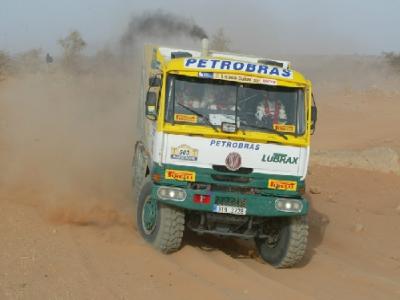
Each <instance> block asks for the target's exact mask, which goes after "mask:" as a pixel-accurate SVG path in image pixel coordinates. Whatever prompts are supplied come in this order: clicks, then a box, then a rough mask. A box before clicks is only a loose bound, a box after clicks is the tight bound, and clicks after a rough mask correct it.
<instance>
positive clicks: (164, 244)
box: [137, 180, 185, 253]
mask: <svg viewBox="0 0 400 300" xmlns="http://www.w3.org/2000/svg"><path fill="white" fill-rule="evenodd" d="M152 185H153V183H152V182H151V181H150V180H145V183H144V185H143V187H142V189H141V190H140V193H139V199H138V200H139V201H138V209H137V227H138V229H139V232H140V234H141V235H142V237H143V238H144V239H145V240H146V241H147V242H149V243H150V244H152V245H153V246H154V247H155V248H156V249H158V250H160V251H161V252H163V253H170V252H174V251H176V250H178V249H179V247H180V246H181V243H182V237H183V231H184V225H185V214H184V212H183V211H182V210H180V209H178V208H175V207H170V206H166V205H164V204H162V203H159V202H158V201H156V200H155V199H152V198H151V188H152Z"/></svg>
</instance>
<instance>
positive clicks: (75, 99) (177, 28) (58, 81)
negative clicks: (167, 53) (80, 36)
mask: <svg viewBox="0 0 400 300" xmlns="http://www.w3.org/2000/svg"><path fill="white" fill-rule="evenodd" d="M166 35H168V36H169V38H165V36H166ZM120 36H121V38H120V44H119V45H115V47H111V49H114V50H110V49H104V50H101V51H99V52H98V54H97V55H96V56H94V57H86V56H80V57H79V62H80V63H79V66H74V67H75V70H73V69H72V70H71V68H68V66H65V65H63V64H62V63H58V64H57V62H56V63H55V64H54V65H47V66H44V65H43V66H41V67H40V68H36V71H35V72H22V71H21V72H19V73H18V74H13V76H9V78H7V80H5V81H2V82H0V99H1V102H0V105H1V119H2V124H1V129H0V130H1V136H2V140H1V150H0V151H1V159H0V164H1V169H2V172H1V174H0V185H1V187H2V194H3V199H9V200H10V201H19V202H23V204H26V205H30V206H34V207H37V208H38V209H39V211H40V213H41V214H42V215H43V216H44V217H45V218H46V219H48V220H49V221H50V222H52V223H54V224H73V225H81V226H87V225H92V226H111V225H121V226H126V225H128V226H130V225H132V224H131V223H132V221H130V220H133V218H132V214H133V206H132V191H131V160H132V156H133V149H134V143H135V124H136V108H137V105H138V96H139V94H140V93H139V90H138V89H140V77H139V76H137V74H139V72H138V70H139V68H138V66H139V64H140V63H141V57H142V56H141V53H142V52H141V48H143V47H142V46H143V43H144V42H145V41H147V40H149V39H158V40H159V39H162V40H163V41H168V40H171V39H172V38H178V37H179V38H181V39H182V40H183V41H193V40H199V39H201V38H203V37H206V36H207V34H206V33H205V31H204V29H203V28H201V27H200V26H198V25H197V24H195V23H193V22H192V21H189V20H186V19H184V18H182V17H178V16H175V15H173V14H170V13H166V12H162V11H153V12H147V13H144V14H141V15H137V16H134V17H132V19H131V20H130V22H129V24H128V26H127V29H126V31H125V33H123V34H121V35H120ZM139 44H140V45H139ZM127 49H128V50H127ZM59 61H60V60H59Z"/></svg>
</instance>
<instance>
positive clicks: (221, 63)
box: [184, 57, 293, 79]
mask: <svg viewBox="0 0 400 300" xmlns="http://www.w3.org/2000/svg"><path fill="white" fill-rule="evenodd" d="M184 66H185V67H186V68H190V69H205V70H207V69H208V70H222V71H223V70H226V71H242V72H247V73H253V74H261V75H268V76H273V77H281V78H285V79H287V78H293V72H292V70H289V69H283V68H278V67H274V66H267V65H262V64H253V63H244V62H240V61H234V60H221V59H204V58H193V57H192V58H186V59H185V61H184ZM215 75H216V74H214V77H215Z"/></svg>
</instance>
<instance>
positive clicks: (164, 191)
mask: <svg viewBox="0 0 400 300" xmlns="http://www.w3.org/2000/svg"><path fill="white" fill-rule="evenodd" d="M157 196H158V198H160V199H162V200H173V201H183V200H185V199H186V191H185V190H183V189H180V188H174V187H167V186H161V187H159V188H158V190H157Z"/></svg>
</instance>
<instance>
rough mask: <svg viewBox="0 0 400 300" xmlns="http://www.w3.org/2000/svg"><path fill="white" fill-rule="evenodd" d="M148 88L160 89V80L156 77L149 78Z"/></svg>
mask: <svg viewBox="0 0 400 300" xmlns="http://www.w3.org/2000/svg"><path fill="white" fill-rule="evenodd" d="M149 86H150V87H160V86H161V78H160V77H158V76H157V75H155V76H151V77H150V78H149Z"/></svg>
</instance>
